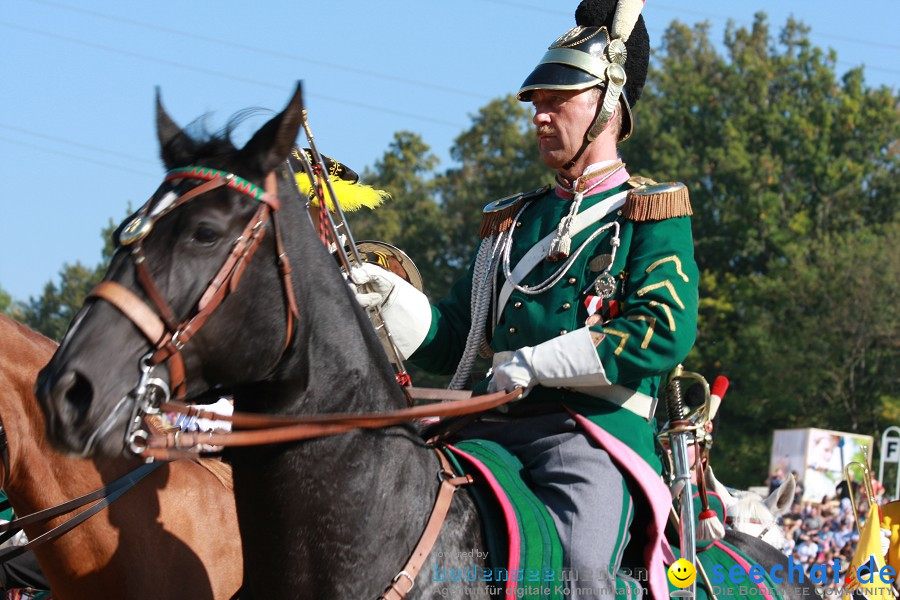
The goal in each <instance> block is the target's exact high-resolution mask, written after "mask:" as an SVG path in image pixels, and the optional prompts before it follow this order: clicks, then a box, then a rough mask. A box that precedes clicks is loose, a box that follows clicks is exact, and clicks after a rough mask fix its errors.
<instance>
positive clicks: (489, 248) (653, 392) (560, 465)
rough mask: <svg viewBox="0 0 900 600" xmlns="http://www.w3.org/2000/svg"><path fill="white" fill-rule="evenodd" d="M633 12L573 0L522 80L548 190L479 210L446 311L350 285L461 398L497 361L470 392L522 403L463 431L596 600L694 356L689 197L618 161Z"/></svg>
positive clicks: (379, 274) (632, 54)
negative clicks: (515, 462) (668, 392)
mask: <svg viewBox="0 0 900 600" xmlns="http://www.w3.org/2000/svg"><path fill="white" fill-rule="evenodd" d="M641 6H642V0H618V2H616V0H585V1H583V2H582V3H581V4H580V5H579V7H578V9H577V11H576V15H575V17H576V23H577V24H578V26H577V27H575V28H573V29H571V30H569V31H567V32H566V33H564V34H563V35H562V36H560V37H559V38H558V39H557V40H556V41H554V42H553V44H551V46H550V48H549V49H548V50H547V51H546V53H545V55H544V57H543V58H542V59H541V61H540V62H539V64H538V65H537V67H536V68H535V69H534V71H533V72H532V73H531V74H530V75H529V76H528V77H527V78H526V80H525V82H524V83H523V85H522V87H521V89H520V90H519V94H518V97H519V99H520V100H522V101H523V102H531V103H532V104H533V106H534V113H535V114H534V118H533V122H534V125H535V127H536V130H537V136H538V147H539V149H540V154H541V159H542V161H543V162H544V163H545V164H546V165H547V166H548V167H549V168H550V169H552V170H553V171H555V173H556V185H555V186H554V187H552V188H551V187H550V186H547V187H545V188H541V189H539V190H535V191H534V192H530V193H526V194H517V195H514V196H511V197H509V198H505V199H503V200H498V201H496V202H492V203H491V204H489V205H488V206H487V207H486V208H485V215H484V220H483V223H482V228H481V236H482V238H483V240H482V243H481V246H480V248H479V251H478V253H477V254H476V257H475V259H474V260H473V263H472V266H471V268H470V270H469V272H468V274H467V276H465V277H463V278H462V279H461V280H460V281H458V282H457V283H456V284H455V285H454V287H453V289H452V290H451V293H450V296H449V297H448V298H446V299H444V300H441V301H440V302H438V303H437V304H436V305H430V304H429V302H428V300H427V299H426V298H425V296H424V295H423V294H421V293H420V292H418V291H416V290H415V289H414V288H413V287H412V286H410V285H409V284H407V283H406V282H404V281H403V280H401V279H400V278H399V277H396V276H394V275H393V274H391V273H388V272H386V271H384V270H381V269H379V268H378V267H376V266H374V265H364V266H363V267H361V268H359V269H357V270H355V271H354V273H353V274H352V275H351V277H352V279H353V280H354V282H355V283H357V284H360V285H361V284H368V285H369V287H368V289H365V290H364V289H363V288H362V287H360V291H359V293H358V295H357V297H358V299H359V300H360V303H361V304H363V305H364V306H379V307H380V309H381V314H382V316H383V318H384V319H385V321H386V323H387V325H388V327H389V329H390V331H391V332H392V334H393V336H394V340H395V342H396V343H397V345H398V348H399V349H400V350H401V352H402V353H403V354H404V357H405V358H408V359H409V360H410V361H411V362H413V363H415V364H417V365H419V366H421V367H423V368H425V369H426V370H429V371H433V372H442V373H452V372H454V369H456V376H455V377H454V382H453V384H451V387H460V384H461V383H463V382H465V381H466V379H467V378H468V371H469V370H470V368H471V364H472V362H473V360H474V358H475V356H476V355H477V354H478V353H479V352H481V353H482V354H484V355H491V354H492V355H493V369H492V375H491V376H490V377H489V378H488V379H486V380H485V381H483V382H482V383H480V384H479V385H477V386H476V388H475V390H476V391H484V390H485V389H486V390H488V391H497V390H501V389H505V390H512V389H513V388H515V387H517V386H520V387H522V388H524V389H525V390H526V393H525V397H524V399H522V400H521V401H519V402H518V403H516V404H515V405H513V406H512V407H510V409H509V411H508V414H506V415H502V416H498V417H497V418H492V419H486V420H484V421H482V422H481V423H477V424H475V425H474V426H471V427H470V428H468V430H467V431H466V435H467V436H470V437H485V438H488V439H492V440H494V441H498V442H499V443H501V444H502V445H504V446H505V447H507V448H509V449H510V450H511V451H512V452H513V453H514V454H516V455H517V456H518V457H519V459H520V460H521V461H522V463H523V464H524V465H525V467H526V468H527V469H528V471H529V475H530V478H531V482H532V484H533V489H534V492H535V493H536V494H537V495H538V496H539V497H540V498H541V499H542V501H544V502H545V504H546V505H547V507H548V509H549V510H550V513H551V516H552V517H553V519H554V521H555V523H556V525H557V529H558V530H559V533H560V536H561V541H562V543H563V547H564V551H565V562H566V565H567V566H569V567H571V568H573V569H575V570H579V571H580V572H582V573H591V574H592V577H591V581H582V580H579V581H578V587H591V588H592V592H591V593H592V595H593V596H594V597H596V596H597V595H599V594H600V593H602V591H603V590H606V593H615V590H614V588H616V586H617V583H616V580H615V574H616V572H617V571H618V569H619V567H620V566H621V565H622V564H623V563H622V560H623V555H624V554H625V549H626V546H627V542H628V539H629V527H630V525H631V524H632V521H633V518H634V514H635V513H634V511H635V502H637V503H638V505H639V506H641V505H642V504H644V503H646V502H647V499H648V497H650V496H653V495H657V496H658V495H659V494H660V493H662V494H666V491H665V487H664V486H662V484H661V483H659V477H658V474H659V472H660V468H661V466H660V461H659V458H658V457H657V454H656V447H655V441H654V431H653V429H652V426H651V424H650V420H651V419H652V415H653V411H654V408H655V402H656V401H655V398H656V397H657V394H658V393H659V392H660V388H661V386H660V379H661V378H662V377H663V376H664V375H665V374H666V373H668V372H669V371H670V370H671V369H672V368H673V367H675V366H676V365H677V364H678V363H679V362H680V361H682V360H683V359H684V358H685V356H686V355H687V353H688V351H689V350H690V348H691V346H692V345H693V342H694V338H695V330H696V318H697V280H698V272H697V267H696V264H695V262H694V257H693V242H692V237H691V226H690V220H689V215H690V204H689V201H688V197H687V190H686V189H685V188H684V186H682V185H681V184H667V185H641V184H643V183H645V182H646V180H637V179H632V178H631V176H630V175H629V174H628V173H627V171H626V167H625V164H624V162H623V161H622V160H621V159H620V157H619V154H618V143H619V142H621V141H624V140H625V139H627V138H628V137H629V136H630V135H631V133H632V130H633V128H634V120H633V117H632V112H631V108H632V106H633V105H634V104H635V103H636V102H637V100H638V98H639V96H640V93H641V89H642V87H643V83H644V77H645V75H646V70H647V63H648V56H649V41H648V38H647V32H646V28H645V26H644V23H643V20H642V19H641V17H640V9H641ZM648 474H649V475H648ZM653 479H655V480H656V481H655V483H654V482H652V481H651V482H650V483H647V482H646V480H653ZM641 486H643V487H641ZM647 486H649V489H650V490H652V491H648V487H647ZM639 488H640V489H639ZM634 496H637V497H634ZM656 523H657V525H658V524H659V521H658V520H657V521H656ZM640 525H641V526H644V525H645V524H643V523H641V524H640ZM656 529H658V527H656ZM642 533H643V532H642ZM658 533H659V532H656V531H655V530H654V532H653V534H654V535H656V534H658ZM658 558H659V557H658V555H656V554H654V555H653V557H652V558H651V557H650V555H649V554H647V553H646V552H645V553H644V554H643V556H642V560H644V561H645V564H646V563H647V562H656V561H657V559H658ZM658 562H660V564H661V560H659V561H658ZM598 573H605V574H606V576H605V577H598ZM657 582H658V580H657ZM650 583H651V588H654V590H653V593H654V594H658V593H663V594H664V593H665V592H664V591H662V592H659V590H656V589H655V587H654V585H652V584H653V579H652V577H651V582H650ZM618 585H619V587H620V588H621V587H622V584H621V581H620V582H619V584H618ZM663 585H664V582H663ZM626 587H627V586H626ZM634 587H639V586H634ZM632 589H633V587H632ZM620 593H621V590H620Z"/></svg>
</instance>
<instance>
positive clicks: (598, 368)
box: [488, 327, 610, 392]
mask: <svg viewBox="0 0 900 600" xmlns="http://www.w3.org/2000/svg"><path fill="white" fill-rule="evenodd" d="M493 375H494V376H493V378H492V379H491V381H490V383H489V384H488V392H498V391H500V390H506V391H512V390H513V388H515V387H522V388H524V389H525V390H526V392H527V391H528V390H530V389H531V388H533V387H534V386H536V385H538V384H540V385H543V386H546V387H565V388H580V387H596V386H601V385H609V383H610V382H609V379H607V377H606V371H605V370H604V369H603V365H602V364H601V363H600V357H599V356H598V355H597V349H596V347H595V346H594V342H593V340H592V339H591V331H590V329H588V328H587V327H582V328H581V329H576V330H575V331H573V332H571V333H567V334H565V335H561V336H559V337H557V338H553V339H552V340H548V341H546V342H543V343H541V344H538V345H537V346H525V347H524V348H520V349H519V350H516V351H515V352H498V353H497V354H495V355H494V369H493Z"/></svg>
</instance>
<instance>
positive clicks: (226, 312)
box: [36, 85, 396, 456]
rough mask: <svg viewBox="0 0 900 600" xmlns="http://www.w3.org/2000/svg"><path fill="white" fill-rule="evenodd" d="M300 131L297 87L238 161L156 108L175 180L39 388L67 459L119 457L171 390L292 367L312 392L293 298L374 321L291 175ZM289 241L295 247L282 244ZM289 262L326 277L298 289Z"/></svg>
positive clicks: (156, 198) (136, 222)
mask: <svg viewBox="0 0 900 600" xmlns="http://www.w3.org/2000/svg"><path fill="white" fill-rule="evenodd" d="M302 120H303V107H302V95H301V89H300V86H299V85H298V87H297V90H296V92H295V93H294V95H293V97H292V98H291V100H290V101H289V103H288V105H287V107H286V108H285V109H284V110H283V111H282V112H281V113H279V114H277V115H276V116H275V117H273V118H272V119H271V120H269V121H268V122H267V123H266V124H265V125H264V126H263V127H262V128H260V129H259V130H258V131H257V132H256V133H255V134H254V135H253V136H252V137H251V139H250V140H249V141H248V142H247V143H246V144H245V145H244V146H243V147H242V148H240V149H238V148H236V147H235V146H234V145H233V144H232V142H231V141H230V139H229V136H228V133H225V134H220V135H213V136H207V137H206V138H204V139H202V140H197V139H193V138H192V137H191V136H189V135H188V134H187V133H185V132H184V131H183V130H182V129H181V128H180V127H179V126H178V125H176V124H175V122H174V121H173V120H172V119H171V118H170V117H169V115H168V114H167V113H166V111H165V109H164V108H163V107H162V104H161V102H160V101H159V97H158V95H157V131H158V137H159V143H160V147H161V154H162V160H163V163H164V164H165V167H166V169H167V171H168V173H167V176H166V178H165V180H164V182H163V183H162V185H161V186H160V187H159V188H158V189H157V190H156V192H154V193H153V195H152V196H151V198H150V199H149V200H148V201H147V203H146V204H145V205H144V206H143V207H142V208H141V209H139V210H138V211H137V213H135V214H134V215H132V216H131V217H130V218H129V219H126V221H125V222H124V223H123V225H122V226H120V227H119V229H118V230H117V232H116V243H117V249H116V252H115V254H114V256H113V259H112V261H111V264H110V267H109V270H108V271H107V273H106V276H105V277H104V280H103V283H101V284H100V285H99V286H98V287H97V288H96V289H95V290H94V291H93V292H92V293H91V294H90V296H89V298H88V300H87V301H86V303H85V305H84V306H83V307H82V309H81V310H80V311H79V313H78V314H77V315H76V317H75V318H74V319H73V321H72V323H71V325H70V327H69V330H68V332H67V333H66V336H65V337H64V339H63V341H62V343H61V345H60V347H59V349H58V351H57V352H56V354H55V355H54V356H53V359H52V360H51V362H50V363H49V364H48V365H47V367H46V368H44V369H43V370H42V371H41V373H40V375H39V377H38V381H37V385H36V390H37V395H38V398H39V399H40V402H41V405H42V408H43V410H44V412H45V413H46V415H47V429H48V434H49V437H50V439H51V440H53V441H54V443H55V445H56V446H57V447H58V448H59V449H61V450H63V451H67V452H70V453H75V454H78V455H85V456H87V455H91V454H92V453H94V452H96V451H100V452H103V453H119V452H121V450H122V446H123V443H125V442H127V441H128V440H127V439H126V438H127V435H128V431H129V429H130V423H131V422H133V421H134V419H135V416H136V414H137V407H138V406H139V401H140V402H145V401H146V399H142V398H141V396H142V394H143V395H144V396H146V394H147V390H150V391H152V393H153V394H154V395H155V397H156V398H158V397H159V396H161V395H162V396H164V398H163V399H165V398H166V397H167V396H168V393H169V389H171V390H172V392H174V393H175V395H176V396H177V397H179V398H192V397H196V396H198V395H201V394H203V393H205V392H207V391H209V390H211V389H214V388H220V387H228V386H236V385H239V384H246V383H248V382H260V381H267V382H275V384H276V385H277V382H278V381H279V380H280V375H281V374H283V373H284V372H285V371H286V370H287V369H288V365H287V363H288V362H291V367H292V368H291V370H292V372H293V376H292V385H297V384H298V380H299V385H301V386H303V385H306V384H307V383H308V380H310V379H312V376H311V375H310V372H314V371H316V370H317V367H316V366H313V365H310V364H309V363H303V360H304V358H303V357H302V356H299V357H298V356H296V355H294V356H288V353H286V350H287V348H288V347H289V345H291V344H292V343H294V342H297V340H298V339H301V340H302V338H303V337H304V335H305V336H306V337H307V338H308V337H309V336H310V335H315V334H314V333H313V334H311V333H310V332H311V331H314V330H313V329H311V328H306V329H305V330H304V331H301V332H299V333H298V332H297V331H295V329H296V327H295V324H296V321H297V319H298V317H299V316H300V315H299V314H298V313H299V311H298V310H297V309H296V305H297V301H296V300H295V295H296V297H300V295H301V294H302V295H305V296H306V297H307V298H309V297H310V296H311V295H313V294H319V295H320V296H321V297H323V298H329V299H331V302H327V303H325V304H338V305H339V306H340V308H341V310H338V309H334V310H335V311H336V312H335V314H326V315H325V316H324V317H323V319H325V320H328V319H331V322H332V323H333V322H334V320H336V319H343V320H347V318H348V315H354V314H355V315H356V317H357V319H359V320H362V319H364V318H365V317H364V315H363V314H362V312H361V311H360V310H359V308H358V307H356V306H355V303H353V302H352V297H351V296H350V294H349V292H348V290H347V286H346V285H345V284H344V283H343V280H342V279H341V277H340V274H339V270H338V269H337V266H336V264H335V262H334V260H332V259H331V258H330V256H329V255H328V253H327V250H326V249H325V247H324V245H323V244H322V243H321V242H320V240H319V238H318V236H317V235H316V234H315V231H314V230H313V228H312V225H311V223H310V220H309V218H308V213H307V211H306V209H305V206H304V203H303V202H300V201H298V198H299V197H298V195H297V192H296V189H295V188H294V182H293V178H292V176H290V175H289V174H288V173H287V172H286V171H285V167H284V164H285V159H286V158H287V156H288V154H289V153H290V151H291V149H292V147H293V145H294V142H295V140H296V137H297V134H298V132H299V128H300V126H301V123H302ZM279 228H280V229H281V230H283V231H290V232H291V235H290V236H285V239H284V240H282V239H281V235H280V234H279ZM296 232H302V233H303V235H297V234H296ZM290 258H292V259H293V260H294V261H295V264H296V263H297V262H300V261H301V260H302V261H303V263H304V265H303V269H304V271H316V269H318V270H319V271H321V273H318V272H317V273H315V276H316V283H315V287H314V288H313V289H309V288H310V287H311V286H305V288H304V289H301V288H302V287H303V286H297V285H296V282H295V281H294V280H293V279H291V277H290V275H289V274H290V272H291V269H290V266H289V259H290ZM300 300H301V301H302V300H303V298H300ZM319 304H323V303H322V302H320V303H319ZM354 309H355V312H354ZM321 310H323V311H327V310H328V307H327V306H326V307H323V308H322V309H321ZM360 315H362V316H360ZM308 317H310V315H303V318H304V319H306V318H308ZM370 329H371V328H370ZM239 332H241V333H239ZM331 337H336V339H335V340H334V341H332V342H331V343H333V344H341V343H344V342H346V340H341V339H340V337H339V335H338V336H331ZM306 341H307V343H309V340H308V339H307V340H306ZM323 343H324V342H323ZM371 345H372V346H375V347H377V342H374V343H372V344H371ZM298 361H299V362H298ZM303 364H305V365H306V367H305V368H304V367H303ZM298 365H299V366H298ZM386 369H388V371H389V368H387V367H386ZM298 373H299V375H298ZM142 386H143V387H142ZM395 387H396V386H395Z"/></svg>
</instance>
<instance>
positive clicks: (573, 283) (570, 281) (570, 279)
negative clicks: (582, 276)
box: [569, 277, 578, 285]
mask: <svg viewBox="0 0 900 600" xmlns="http://www.w3.org/2000/svg"><path fill="white" fill-rule="evenodd" d="M576 283H578V280H577V279H575V278H574V277H569V285H575V284H576Z"/></svg>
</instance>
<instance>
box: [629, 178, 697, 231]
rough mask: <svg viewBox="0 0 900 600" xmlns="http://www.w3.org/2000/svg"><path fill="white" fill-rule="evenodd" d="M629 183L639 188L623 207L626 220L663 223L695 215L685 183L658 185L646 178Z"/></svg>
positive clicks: (674, 182) (632, 193) (633, 191)
mask: <svg viewBox="0 0 900 600" xmlns="http://www.w3.org/2000/svg"><path fill="white" fill-rule="evenodd" d="M628 183H629V184H631V185H636V186H637V187H635V188H634V189H633V190H631V191H630V192H628V198H627V199H626V200H625V205H624V206H623V207H622V215H623V216H624V217H625V218H626V219H630V220H632V221H662V220H663V219H671V218H672V217H686V216H690V215H692V214H694V211H693V210H691V198H690V195H689V194H688V189H687V186H686V185H684V184H683V183H679V182H677V181H673V182H670V183H656V182H655V181H653V180H651V179H647V178H645V177H633V178H631V179H630V180H629V181H628Z"/></svg>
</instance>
